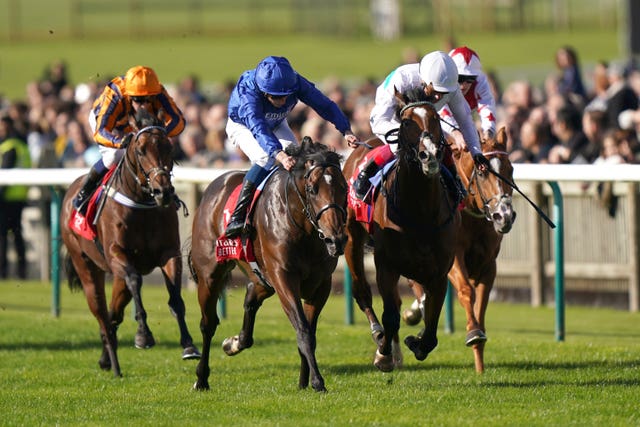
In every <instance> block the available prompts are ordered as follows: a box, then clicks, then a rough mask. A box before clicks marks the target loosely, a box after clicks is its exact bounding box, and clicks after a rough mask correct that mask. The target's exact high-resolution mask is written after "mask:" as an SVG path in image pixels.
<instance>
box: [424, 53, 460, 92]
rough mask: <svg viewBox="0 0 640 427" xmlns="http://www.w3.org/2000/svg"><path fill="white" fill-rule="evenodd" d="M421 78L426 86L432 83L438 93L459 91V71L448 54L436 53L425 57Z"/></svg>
mask: <svg viewBox="0 0 640 427" xmlns="http://www.w3.org/2000/svg"><path fill="white" fill-rule="evenodd" d="M420 78H421V79H422V81H424V83H425V84H427V85H428V84H429V83H431V84H432V85H433V88H434V89H435V90H437V91H438V92H454V91H455V90H456V89H458V69H457V68H456V64H455V62H453V59H451V58H450V57H449V55H447V54H446V53H444V52H442V51H439V50H437V51H435V52H431V53H429V54H427V55H425V57H424V58H422V61H420Z"/></svg>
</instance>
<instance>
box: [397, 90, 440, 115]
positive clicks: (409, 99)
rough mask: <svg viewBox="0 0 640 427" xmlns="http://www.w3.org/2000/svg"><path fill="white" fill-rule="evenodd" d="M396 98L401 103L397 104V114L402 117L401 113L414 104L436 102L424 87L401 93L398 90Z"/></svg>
mask: <svg viewBox="0 0 640 427" xmlns="http://www.w3.org/2000/svg"><path fill="white" fill-rule="evenodd" d="M396 97H397V98H398V99H399V100H400V101H401V102H399V103H398V104H397V108H396V114H397V115H398V117H399V116H400V111H402V109H403V108H404V107H405V106H406V105H407V104H411V103H413V102H431V103H433V102H434V101H435V99H434V97H433V96H430V95H427V94H426V93H425V91H424V88H423V87H422V86H418V87H412V88H409V89H407V90H405V91H404V92H402V93H400V92H398V91H397V90H396Z"/></svg>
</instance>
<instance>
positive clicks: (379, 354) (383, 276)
mask: <svg viewBox="0 0 640 427" xmlns="http://www.w3.org/2000/svg"><path fill="white" fill-rule="evenodd" d="M399 279H400V275H399V274H398V273H396V272H393V271H391V270H390V269H389V268H387V267H384V266H380V265H376V280H377V282H378V290H379V292H380V297H381V298H382V310H383V311H382V326H383V327H384V335H383V337H382V340H381V341H380V342H379V344H378V349H377V350H376V356H375V359H374V362H373V365H374V366H375V367H376V368H378V369H380V370H381V371H383V372H391V371H393V369H394V367H395V362H394V355H393V346H394V345H393V342H394V337H397V336H398V331H399V330H400V305H401V303H402V301H401V300H400V295H399V294H398V280H399ZM396 347H397V346H396Z"/></svg>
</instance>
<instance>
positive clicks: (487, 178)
mask: <svg viewBox="0 0 640 427" xmlns="http://www.w3.org/2000/svg"><path fill="white" fill-rule="evenodd" d="M506 142H507V133H506V130H505V128H504V127H502V128H500V130H499V131H498V133H497V134H496V135H495V136H494V137H493V138H491V139H487V140H483V141H481V148H482V152H483V154H484V156H485V157H486V158H487V159H489V163H490V164H491V170H489V171H486V172H483V171H481V170H480V169H478V168H476V167H475V164H474V162H473V159H471V155H469V153H464V154H463V155H462V156H463V158H461V163H460V164H461V166H462V171H461V172H462V173H463V174H464V179H466V180H467V181H468V183H467V186H468V192H469V196H468V200H469V199H470V200H471V202H472V204H473V205H474V206H476V207H477V208H478V209H479V210H481V211H482V213H483V214H484V216H485V217H486V218H487V220H488V221H491V222H492V223H493V227H494V229H495V230H496V232H498V233H501V234H505V233H508V232H509V231H510V230H511V227H512V226H513V222H514V221H515V219H516V212H515V210H514V209H513V205H512V199H511V196H512V194H513V188H512V187H511V185H509V183H510V182H513V165H512V164H511V162H510V161H509V153H508V152H507V149H506ZM458 154H459V153H458ZM504 179H507V180H508V182H505V180H504Z"/></svg>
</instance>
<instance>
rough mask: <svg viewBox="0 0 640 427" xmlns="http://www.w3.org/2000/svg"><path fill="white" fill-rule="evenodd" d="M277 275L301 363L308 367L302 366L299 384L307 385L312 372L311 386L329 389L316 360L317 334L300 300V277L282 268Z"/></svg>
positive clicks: (276, 279) (280, 293)
mask: <svg viewBox="0 0 640 427" xmlns="http://www.w3.org/2000/svg"><path fill="white" fill-rule="evenodd" d="M275 276H276V277H275V279H274V280H273V282H272V283H273V284H274V286H275V288H276V290H277V293H278V297H279V298H280V304H281V305H282V308H283V309H284V312H285V314H286V315H287V317H288V318H289V321H290V322H291V325H292V326H293V328H294V329H295V331H296V341H297V343H298V353H299V354H300V360H301V364H304V365H306V367H303V368H301V371H300V380H299V383H298V384H299V386H300V387H301V388H304V387H306V386H307V384H308V381H306V382H305V377H309V374H310V376H311V387H313V389H314V390H315V391H327V389H326V388H325V385H324V378H322V375H321V374H320V370H319V368H318V362H317V361H316V355H315V348H316V336H315V333H314V329H313V328H312V326H311V324H310V323H309V321H308V320H307V317H306V315H305V312H304V309H303V307H302V302H301V301H300V279H299V278H298V277H297V276H294V275H292V274H288V273H286V272H284V271H281V270H280V271H279V272H278V273H277V274H276V275H275ZM304 365H303V366H304ZM306 369H308V370H309V372H307V373H305V370H306Z"/></svg>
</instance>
